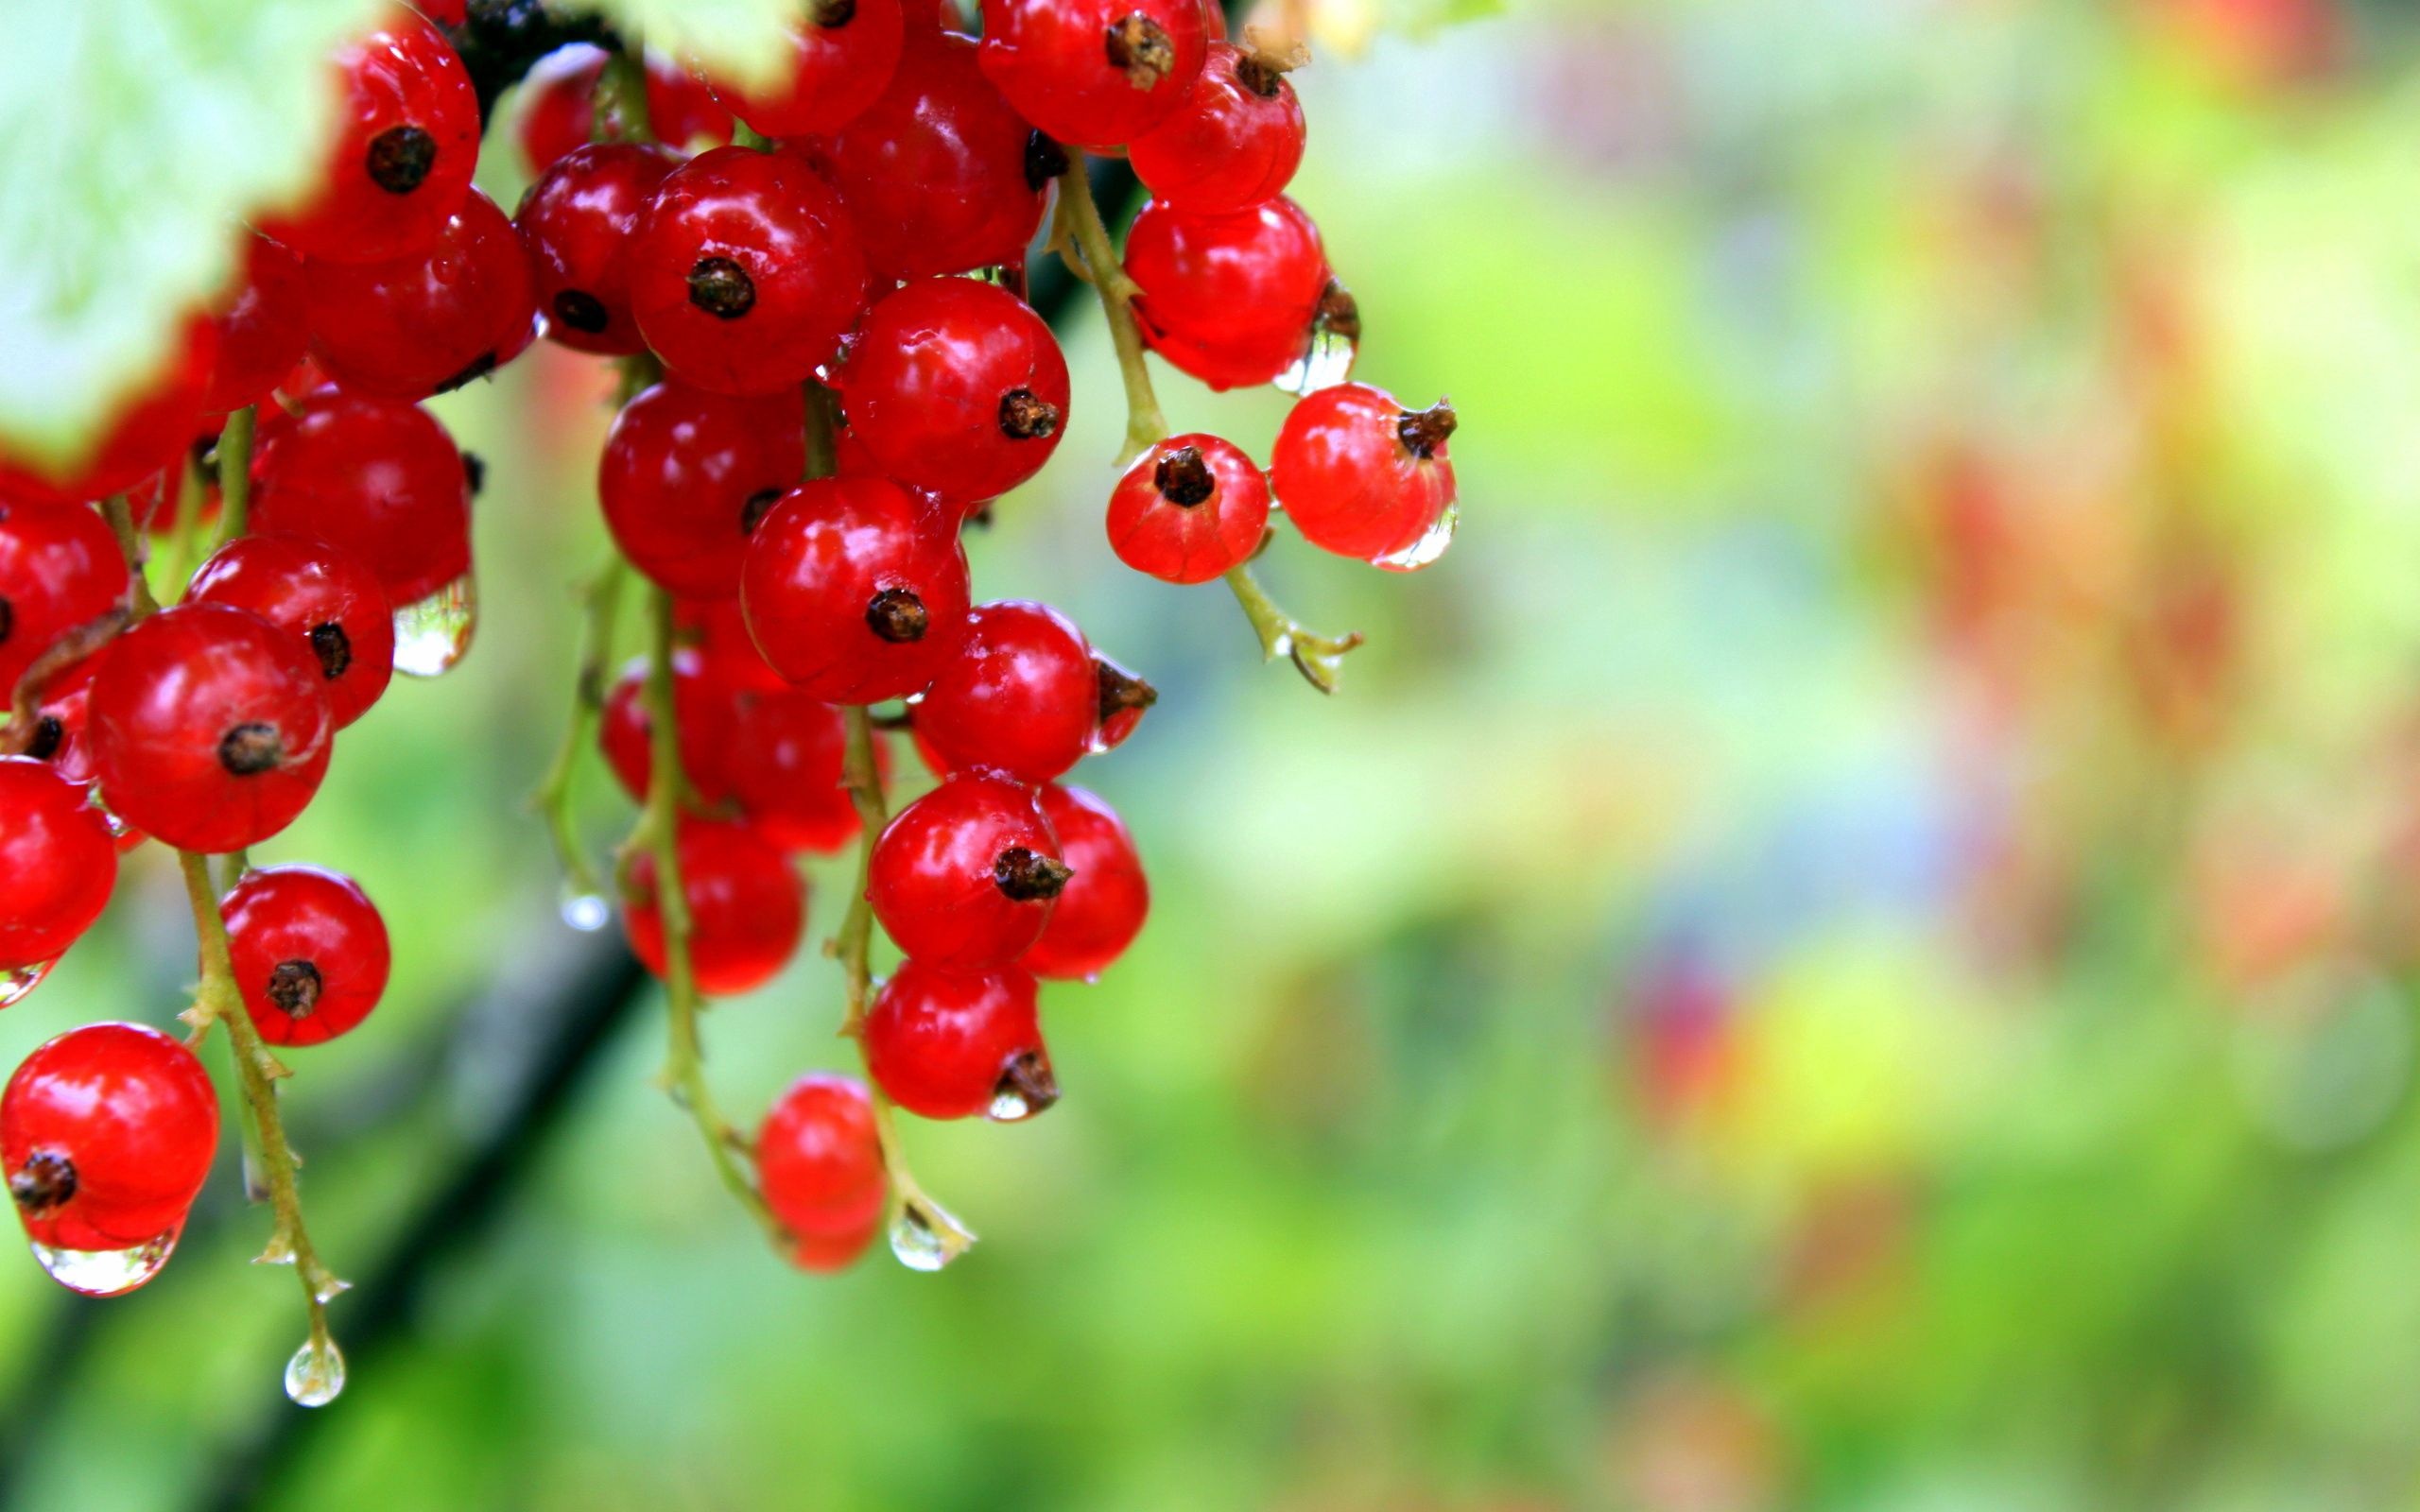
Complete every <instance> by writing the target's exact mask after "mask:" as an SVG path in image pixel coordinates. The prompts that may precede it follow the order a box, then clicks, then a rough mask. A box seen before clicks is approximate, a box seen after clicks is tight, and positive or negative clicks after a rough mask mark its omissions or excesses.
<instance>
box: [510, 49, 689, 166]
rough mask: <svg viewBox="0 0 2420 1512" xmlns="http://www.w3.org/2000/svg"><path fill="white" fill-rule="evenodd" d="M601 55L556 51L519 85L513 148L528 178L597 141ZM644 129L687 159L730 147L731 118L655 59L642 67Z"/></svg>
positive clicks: (686, 79) (589, 51) (599, 51)
mask: <svg viewBox="0 0 2420 1512" xmlns="http://www.w3.org/2000/svg"><path fill="white" fill-rule="evenodd" d="M604 72H605V51H604V49H603V48H601V47H594V46H591V45H590V44H588V43H572V44H571V45H570V46H568V47H558V48H557V49H555V50H554V51H553V52H551V53H548V54H547V55H546V56H545V57H544V58H542V59H540V60H538V64H537V66H536V67H534V68H532V69H530V70H529V74H528V77H527V78H525V79H524V80H523V81H522V85H521V102H522V103H521V111H520V122H519V126H518V129H517V133H516V135H517V140H518V141H519V142H520V144H521V155H522V159H523V161H525V162H526V163H528V165H529V171H530V173H532V174H533V175H534V174H539V173H544V171H545V170H546V167H547V166H548V164H550V163H555V162H556V161H557V160H559V159H561V158H562V156H563V154H565V153H567V152H573V151H577V150H578V149H579V148H580V147H584V146H588V145H589V143H590V141H591V140H593V139H594V137H595V134H596V81H597V79H598V78H599V77H602V76H603V74H604ZM647 113H648V129H649V130H650V131H651V132H652V133H653V134H654V136H655V139H656V140H657V141H659V142H662V143H665V144H666V145H668V146H672V147H675V148H678V149H680V150H683V151H686V150H687V149H688V148H690V147H692V146H698V145H700V144H703V145H705V146H722V145H723V144H725V143H727V142H729V141H730V140H731V112H729V111H726V110H724V109H723V108H722V107H721V106H720V105H718V104H717V103H716V102H715V97H714V94H713V92H712V91H711V90H709V89H707V87H706V86H705V85H704V84H702V83H700V82H699V81H698V80H697V79H694V78H692V77H689V76H688V75H687V74H685V73H683V72H682V71H681V70H680V69H678V68H675V67H673V66H672V64H671V63H669V62H667V61H666V60H664V59H662V58H659V57H657V56H655V55H654V54H652V53H649V54H648V60H647Z"/></svg>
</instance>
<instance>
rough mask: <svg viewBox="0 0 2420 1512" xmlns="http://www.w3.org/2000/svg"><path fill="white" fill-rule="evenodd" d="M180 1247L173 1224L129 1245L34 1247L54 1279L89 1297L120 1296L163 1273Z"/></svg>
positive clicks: (38, 1257) (72, 1290) (44, 1267)
mask: <svg viewBox="0 0 2420 1512" xmlns="http://www.w3.org/2000/svg"><path fill="white" fill-rule="evenodd" d="M176 1247H177V1231H176V1230H175V1229H170V1230H169V1231H168V1232H166V1233H164V1234H162V1235H160V1236H159V1237H158V1238H156V1239H150V1240H147V1241H145V1242H144V1243H142V1244H139V1245H135V1246H130V1247H129V1248H126V1249H54V1248H52V1247H51V1246H48V1245H44V1244H36V1245H35V1246H33V1251H34V1259H35V1260H37V1261H39V1262H41V1263H42V1268H43V1271H45V1272H46V1273H48V1275H49V1277H50V1279H51V1280H55V1281H57V1282H58V1283H59V1284H60V1285H61V1286H64V1287H66V1288H67V1289H68V1290H69V1291H71V1292H76V1293H78V1294H80V1295H82V1296H85V1297H120V1296H123V1295H125V1294H126V1293H128V1292H130V1291H132V1290H134V1289H135V1288H136V1287H138V1286H140V1285H142V1284H143V1283H144V1282H145V1281H147V1280H150V1279H151V1278H152V1277H154V1276H157V1275H159V1274H160V1267H161V1266H163V1265H165V1264H166V1263H168V1257H169V1256H170V1255H171V1254H173V1253H175V1252H176Z"/></svg>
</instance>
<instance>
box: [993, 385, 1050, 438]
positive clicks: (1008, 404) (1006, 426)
mask: <svg viewBox="0 0 2420 1512" xmlns="http://www.w3.org/2000/svg"><path fill="white" fill-rule="evenodd" d="M1058 433H1059V406H1058V405H1056V404H1052V403H1050V401H1048V400H1046V399H1045V398H1043V397H1042V396H1041V395H1040V394H1037V393H1035V392H1034V391H1033V390H1032V389H1030V388H1011V389H1010V390H1009V391H1008V392H1007V393H1005V394H1002V395H1001V396H1000V434H1001V435H1003V436H1006V437H1007V438H1009V439H1011V440H1012V441H1037V440H1042V439H1045V438H1048V437H1052V436H1056V435H1057V434H1058Z"/></svg>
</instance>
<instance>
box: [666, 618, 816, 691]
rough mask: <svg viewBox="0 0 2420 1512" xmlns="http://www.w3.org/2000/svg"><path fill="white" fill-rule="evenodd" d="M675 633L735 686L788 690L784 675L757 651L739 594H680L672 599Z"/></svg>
mask: <svg viewBox="0 0 2420 1512" xmlns="http://www.w3.org/2000/svg"><path fill="white" fill-rule="evenodd" d="M672 628H673V633H675V634H676V635H678V636H680V637H681V639H682V640H683V643H684V644H689V645H694V646H696V647H697V649H698V654H699V655H700V656H702V657H704V658H705V660H706V666H707V669H708V670H709V671H711V672H713V673H714V674H716V675H717V677H720V678H723V679H727V680H728V681H730V682H731V684H732V685H733V686H735V687H738V688H747V689H754V690H758V691H761V692H765V693H783V692H787V691H788V688H789V684H788V683H787V682H784V681H783V680H782V675H781V674H780V673H778V672H776V671H774V670H773V669H772V668H771V667H769V666H767V665H766V664H765V659H764V658H763V657H761V656H758V655H757V654H756V643H755V642H754V641H752V640H751V639H749V636H748V621H747V619H746V617H745V616H743V615H742V614H741V613H740V612H739V600H738V599H736V598H680V599H675V600H673V602H672Z"/></svg>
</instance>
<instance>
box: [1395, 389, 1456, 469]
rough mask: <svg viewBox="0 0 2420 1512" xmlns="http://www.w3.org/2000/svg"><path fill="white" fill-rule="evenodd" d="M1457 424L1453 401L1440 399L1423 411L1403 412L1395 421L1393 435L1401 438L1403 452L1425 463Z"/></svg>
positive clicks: (1435, 453)
mask: <svg viewBox="0 0 2420 1512" xmlns="http://www.w3.org/2000/svg"><path fill="white" fill-rule="evenodd" d="M1457 423H1459V422H1458V421H1456V420H1455V418H1454V404H1453V401H1452V400H1449V399H1441V400H1439V401H1437V403H1435V404H1431V405H1429V406H1428V407H1427V408H1426V409H1424V410H1419V411H1417V412H1415V411H1412V410H1409V409H1407V410H1405V411H1404V412H1403V418H1402V419H1401V420H1398V421H1395V434H1396V435H1397V436H1399V437H1401V438H1403V445H1404V450H1405V451H1407V452H1409V453H1410V454H1411V455H1414V456H1416V457H1418V458H1420V459H1421V460H1422V461H1424V462H1426V461H1427V460H1428V459H1429V458H1431V457H1433V456H1435V455H1437V448H1439V447H1441V446H1443V445H1444V444H1445V438H1447V437H1449V436H1451V435H1453V434H1454V426H1455V425H1456V424H1457Z"/></svg>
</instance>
